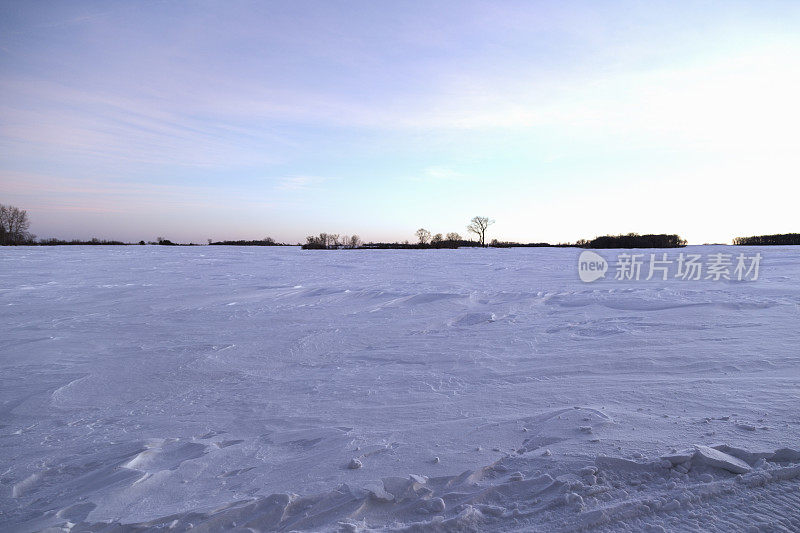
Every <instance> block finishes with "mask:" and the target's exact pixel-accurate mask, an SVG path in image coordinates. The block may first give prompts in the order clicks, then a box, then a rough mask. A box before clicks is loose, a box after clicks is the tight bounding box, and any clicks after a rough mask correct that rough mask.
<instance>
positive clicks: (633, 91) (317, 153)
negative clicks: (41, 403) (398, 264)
mask: <svg viewBox="0 0 800 533" xmlns="http://www.w3.org/2000/svg"><path fill="white" fill-rule="evenodd" d="M798 28H800V2H797V1H794V0H790V1H783V2H776V1H770V0H756V1H752V2H736V1H708V0H706V1H697V2H682V1H676V0H672V1H666V2H658V1H652V2H651V1H635V2H625V1H619V2H606V1H585V2H580V1H565V2H561V1H551V2H540V1H532V0H526V1H519V2H517V1H480V2H475V1H470V0H460V1H455V2H449V1H434V2H431V1H419V2H415V1H337V2H330V1H303V0H299V1H297V0H292V1H281V2H268V1H241V0H227V1H222V0H219V1H192V2H188V1H187V2H178V1H154V0H142V1H136V2H130V1H124V2H114V1H109V0H102V1H96V2H81V1H70V2H63V1H48V2H44V1H36V0H22V1H9V0H2V1H0V203H2V204H11V205H16V206H18V207H21V208H23V209H26V210H27V211H28V213H29V215H30V219H31V222H32V224H31V231H32V232H33V233H35V234H37V235H38V236H39V237H58V238H81V239H84V238H90V237H98V238H107V239H121V240H126V241H138V240H140V239H144V240H154V239H155V238H156V237H158V236H162V237H165V238H169V239H171V240H173V241H180V242H205V241H206V239H208V238H212V239H214V240H222V239H259V238H263V237H265V236H271V237H273V238H275V239H276V240H278V241H283V242H300V241H304V240H305V236H306V235H310V234H316V233H319V232H328V233H340V234H348V235H349V234H358V235H360V236H361V237H362V239H364V240H365V241H396V240H399V241H403V240H406V239H408V240H413V239H414V232H415V231H416V230H417V228H420V227H424V228H427V229H429V230H430V231H431V232H433V233H437V232H442V233H446V232H451V231H455V232H459V233H461V234H462V235H466V225H467V224H468V222H469V219H470V218H471V217H473V216H475V215H484V216H489V217H491V218H493V219H494V220H495V221H496V223H495V224H494V225H493V226H492V227H491V228H490V231H489V234H488V238H489V239H491V238H497V239H500V240H511V241H518V242H552V243H557V242H573V241H575V240H577V239H581V238H593V237H595V236H597V235H602V234H617V233H628V232H638V233H678V234H680V235H682V236H683V237H684V238H686V239H688V240H689V242H690V243H692V244H702V243H707V242H730V240H731V239H732V238H733V237H736V236H741V235H757V234H768V233H785V232H797V231H800V218H798V215H797V213H798V207H797V198H800V185H798V174H799V170H800V149H798V146H800V99H799V98H798V96H799V95H800V59H798V58H800V31H798Z"/></svg>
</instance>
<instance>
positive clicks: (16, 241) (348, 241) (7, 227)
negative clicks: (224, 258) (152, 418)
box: [0, 204, 800, 250]
mask: <svg viewBox="0 0 800 533" xmlns="http://www.w3.org/2000/svg"><path fill="white" fill-rule="evenodd" d="M494 222H495V221H494V220H492V219H490V218H489V217H484V216H475V217H473V218H472V219H471V220H470V221H469V224H468V225H467V227H466V228H467V232H468V233H469V234H471V235H473V236H474V239H475V240H473V239H465V238H463V237H462V236H461V235H460V234H459V233H457V232H449V233H445V234H442V233H435V234H434V233H431V232H430V231H429V230H427V229H425V228H419V229H418V230H417V231H416V232H415V233H414V236H415V237H416V242H409V241H403V242H402V243H399V242H394V243H384V242H378V243H375V242H370V243H364V242H362V240H361V238H360V237H359V236H358V235H341V234H338V233H320V234H318V235H311V236H309V237H307V238H306V242H305V244H303V245H302V248H303V249H306V250H331V249H356V248H363V249H388V248H397V249H424V248H462V247H492V248H518V247H547V246H553V247H577V248H595V249H597V248H678V247H682V246H686V240H685V239H683V238H681V237H680V236H679V235H677V234H645V235H639V234H638V233H627V234H620V235H602V236H599V237H595V238H594V239H591V240H587V239H581V240H579V241H577V242H575V243H559V244H549V243H546V242H539V243H518V242H509V241H500V240H498V239H492V240H491V241H490V242H488V243H487V242H486V241H487V232H488V229H489V227H490V226H491V225H492V224H494ZM29 229H30V218H29V217H28V212H27V211H25V210H24V209H20V208H19V207H15V206H12V205H4V204H0V245H21V244H26V245H43V246H54V245H77V244H80V245H127V244H130V243H125V242H122V241H116V240H101V239H97V238H92V239H90V240H88V241H81V240H77V239H73V240H69V241H68V240H61V239H39V240H38V241H37V240H36V236H35V235H33V234H32V233H30V232H29V231H28V230H29ZM138 244H140V245H144V244H158V245H163V246H178V245H179V244H178V243H175V242H172V241H171V240H169V239H165V238H163V237H158V238H157V239H156V240H155V241H149V242H145V241H139V243H138ZM208 244H209V245H228V246H292V245H291V244H284V243H280V242H277V241H275V239H273V238H272V237H265V238H263V239H256V240H223V241H213V240H212V239H208ZM733 244H735V245H739V246H772V245H800V233H784V234H775V235H758V236H753V237H736V238H735V239H733ZM180 246H196V245H195V244H193V243H190V244H188V245H180Z"/></svg>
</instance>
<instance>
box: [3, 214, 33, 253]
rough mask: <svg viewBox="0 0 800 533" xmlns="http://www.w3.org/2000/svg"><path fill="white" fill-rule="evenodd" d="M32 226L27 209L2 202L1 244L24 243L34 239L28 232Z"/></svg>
mask: <svg viewBox="0 0 800 533" xmlns="http://www.w3.org/2000/svg"><path fill="white" fill-rule="evenodd" d="M30 226H31V221H30V219H29V218H28V212H27V211H25V210H24V209H20V208H19V207H14V206H13V205H2V204H0V244H22V243H24V242H26V241H30V240H33V238H34V236H33V235H31V234H30V233H28V228H30Z"/></svg>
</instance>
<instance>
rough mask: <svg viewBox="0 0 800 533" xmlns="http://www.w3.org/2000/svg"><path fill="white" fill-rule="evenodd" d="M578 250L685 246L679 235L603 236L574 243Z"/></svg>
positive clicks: (634, 234) (633, 234)
mask: <svg viewBox="0 0 800 533" xmlns="http://www.w3.org/2000/svg"><path fill="white" fill-rule="evenodd" d="M575 246H577V247H578V248H680V247H682V246H686V241H685V240H684V239H681V237H680V236H679V235H674V234H673V235H666V234H663V233H662V234H659V235H652V234H648V235H639V234H638V233H628V234H627V235H603V236H602V237H595V238H594V239H592V240H591V241H587V240H585V239H582V240H580V241H578V242H576V243H575Z"/></svg>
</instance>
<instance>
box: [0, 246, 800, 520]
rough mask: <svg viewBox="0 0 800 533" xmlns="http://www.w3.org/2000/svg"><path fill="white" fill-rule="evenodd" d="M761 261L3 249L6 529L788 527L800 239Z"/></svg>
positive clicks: (798, 493)
mask: <svg viewBox="0 0 800 533" xmlns="http://www.w3.org/2000/svg"><path fill="white" fill-rule="evenodd" d="M740 250H741V249H738V248H737V249H736V250H735V251H736V252H738V251H740ZM695 251H699V252H701V253H711V252H713V251H718V250H716V249H715V248H714V247H696V248H695ZM723 251H727V252H731V251H732V250H730V249H726V250H723ZM748 251H754V249H748ZM761 252H762V254H763V255H764V259H763V263H762V269H761V278H760V279H759V280H758V281H755V282H747V283H739V282H711V281H703V282H699V281H691V282H681V281H666V282H664V281H657V282H656V281H652V282H645V281H639V282H618V281H613V280H606V281H598V282H595V283H592V284H584V283H581V282H580V281H579V280H578V276H577V267H576V263H577V257H578V251H577V250H573V249H513V250H502V249H490V250H466V249H464V250H427V251H391V250H387V251H334V252H324V251H323V252H319V251H316V252H315V251H308V252H303V251H300V250H299V249H297V248H227V247H195V248H170V247H153V246H147V247H144V246H142V247H139V246H132V247H53V248H2V249H0V333H1V334H0V529H2V530H3V531H38V530H43V529H46V528H48V527H59V528H60V527H63V528H72V530H73V531H85V530H96V531H99V530H103V531H114V530H115V529H117V528H118V529H121V530H122V529H125V530H128V531H130V530H139V529H159V530H162V531H163V530H165V529H167V528H169V530H172V531H183V530H186V529H188V528H190V527H194V528H195V529H196V530H199V531H204V530H205V531H215V530H218V529H233V528H237V527H239V528H243V530H246V529H247V528H250V530H255V531H260V530H294V529H298V530H303V529H312V530H338V529H341V530H346V531H360V530H364V529H390V530H409V531H416V530H434V531H435V530H443V531H449V530H470V529H474V530H481V531H488V530H514V529H520V530H530V529H534V530H539V531H560V530H576V529H577V530H579V529H582V528H594V529H596V530H597V531H612V530H625V529H627V530H630V531H646V530H648V529H649V530H652V531H661V530H662V529H661V528H663V529H664V530H669V531H672V530H682V529H692V528H698V527H702V528H704V529H707V530H717V531H729V530H731V529H746V528H747V527H754V528H757V529H758V528H760V529H761V530H764V531H797V530H798V529H800V511H798V509H800V453H798V451H797V450H800V442H798V437H799V436H800V248H790V247H787V248H765V249H761ZM601 253H602V254H604V255H606V256H607V257H612V256H614V255H615V252H611V251H604V252H601ZM134 524H135V526H134ZM125 526H127V527H125ZM198 528H199V529H198Z"/></svg>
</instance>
